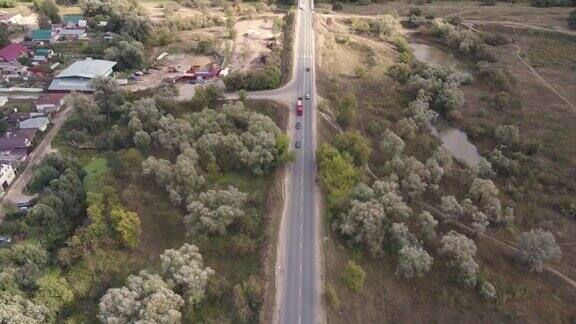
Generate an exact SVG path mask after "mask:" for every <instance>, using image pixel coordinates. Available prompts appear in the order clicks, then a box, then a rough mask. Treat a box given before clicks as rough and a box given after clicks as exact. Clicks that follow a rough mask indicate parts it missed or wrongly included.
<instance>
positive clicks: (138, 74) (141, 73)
mask: <svg viewBox="0 0 576 324" xmlns="http://www.w3.org/2000/svg"><path fill="white" fill-rule="evenodd" d="M134 75H137V76H143V75H144V72H142V71H136V72H134Z"/></svg>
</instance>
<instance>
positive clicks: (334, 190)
mask: <svg viewBox="0 0 576 324" xmlns="http://www.w3.org/2000/svg"><path fill="white" fill-rule="evenodd" d="M317 161H318V166H319V169H320V181H321V183H322V186H323V187H324V189H325V190H326V191H327V192H328V202H329V203H330V204H335V203H337V202H339V201H341V200H343V199H344V198H345V197H346V196H347V195H348V193H349V192H350V190H352V188H354V186H355V185H356V182H357V181H358V171H357V170H356V168H355V167H354V163H353V159H352V157H351V156H350V155H349V154H348V153H346V152H344V153H341V152H340V151H338V149H336V148H335V147H333V146H331V145H329V144H323V145H322V147H321V148H320V150H318V158H317Z"/></svg>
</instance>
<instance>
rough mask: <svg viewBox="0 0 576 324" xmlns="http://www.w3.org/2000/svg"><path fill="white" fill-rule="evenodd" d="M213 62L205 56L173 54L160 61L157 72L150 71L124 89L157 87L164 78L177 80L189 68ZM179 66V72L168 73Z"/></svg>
mask: <svg viewBox="0 0 576 324" xmlns="http://www.w3.org/2000/svg"><path fill="white" fill-rule="evenodd" d="M214 62H215V60H214V58H212V57H209V56H205V55H188V54H173V55H168V56H167V57H166V58H164V60H163V61H162V66H160V68H159V69H158V70H154V69H150V70H149V72H150V74H148V75H143V76H142V80H141V81H137V82H135V83H133V84H129V85H127V86H126V87H125V88H126V89H128V90H132V91H136V90H144V89H147V88H152V87H157V86H159V85H160V84H161V83H162V80H164V79H166V78H177V77H179V76H183V75H184V74H185V72H186V70H188V69H189V68H190V67H192V66H195V65H197V66H200V67H205V66H207V65H209V64H211V63H214ZM176 66H180V67H181V68H182V71H181V72H170V71H169V69H170V68H171V67H176Z"/></svg>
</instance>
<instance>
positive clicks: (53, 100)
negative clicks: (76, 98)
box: [35, 93, 68, 114]
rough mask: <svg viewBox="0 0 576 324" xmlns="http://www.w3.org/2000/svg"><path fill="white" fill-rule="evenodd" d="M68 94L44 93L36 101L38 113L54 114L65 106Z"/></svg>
mask: <svg viewBox="0 0 576 324" xmlns="http://www.w3.org/2000/svg"><path fill="white" fill-rule="evenodd" d="M67 95H68V94H67V93H44V94H42V95H40V97H38V98H37V99H36V102H35V103H36V111H38V112H41V113H45V114H48V113H53V112H56V111H58V110H60V108H62V106H63V105H64V98H65V97H66V96H67Z"/></svg>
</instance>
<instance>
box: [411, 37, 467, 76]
mask: <svg viewBox="0 0 576 324" xmlns="http://www.w3.org/2000/svg"><path fill="white" fill-rule="evenodd" d="M409 46H410V48H411V49H412V53H413V54H414V58H416V60H418V61H420V62H422V63H426V64H428V65H432V66H437V65H441V66H449V67H452V68H454V69H455V70H457V71H458V72H466V68H465V65H464V63H463V62H462V61H460V60H459V59H458V58H457V57H456V56H454V55H452V54H451V53H448V52H446V51H444V50H441V49H439V48H438V47H434V46H430V45H427V44H420V43H409Z"/></svg>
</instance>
